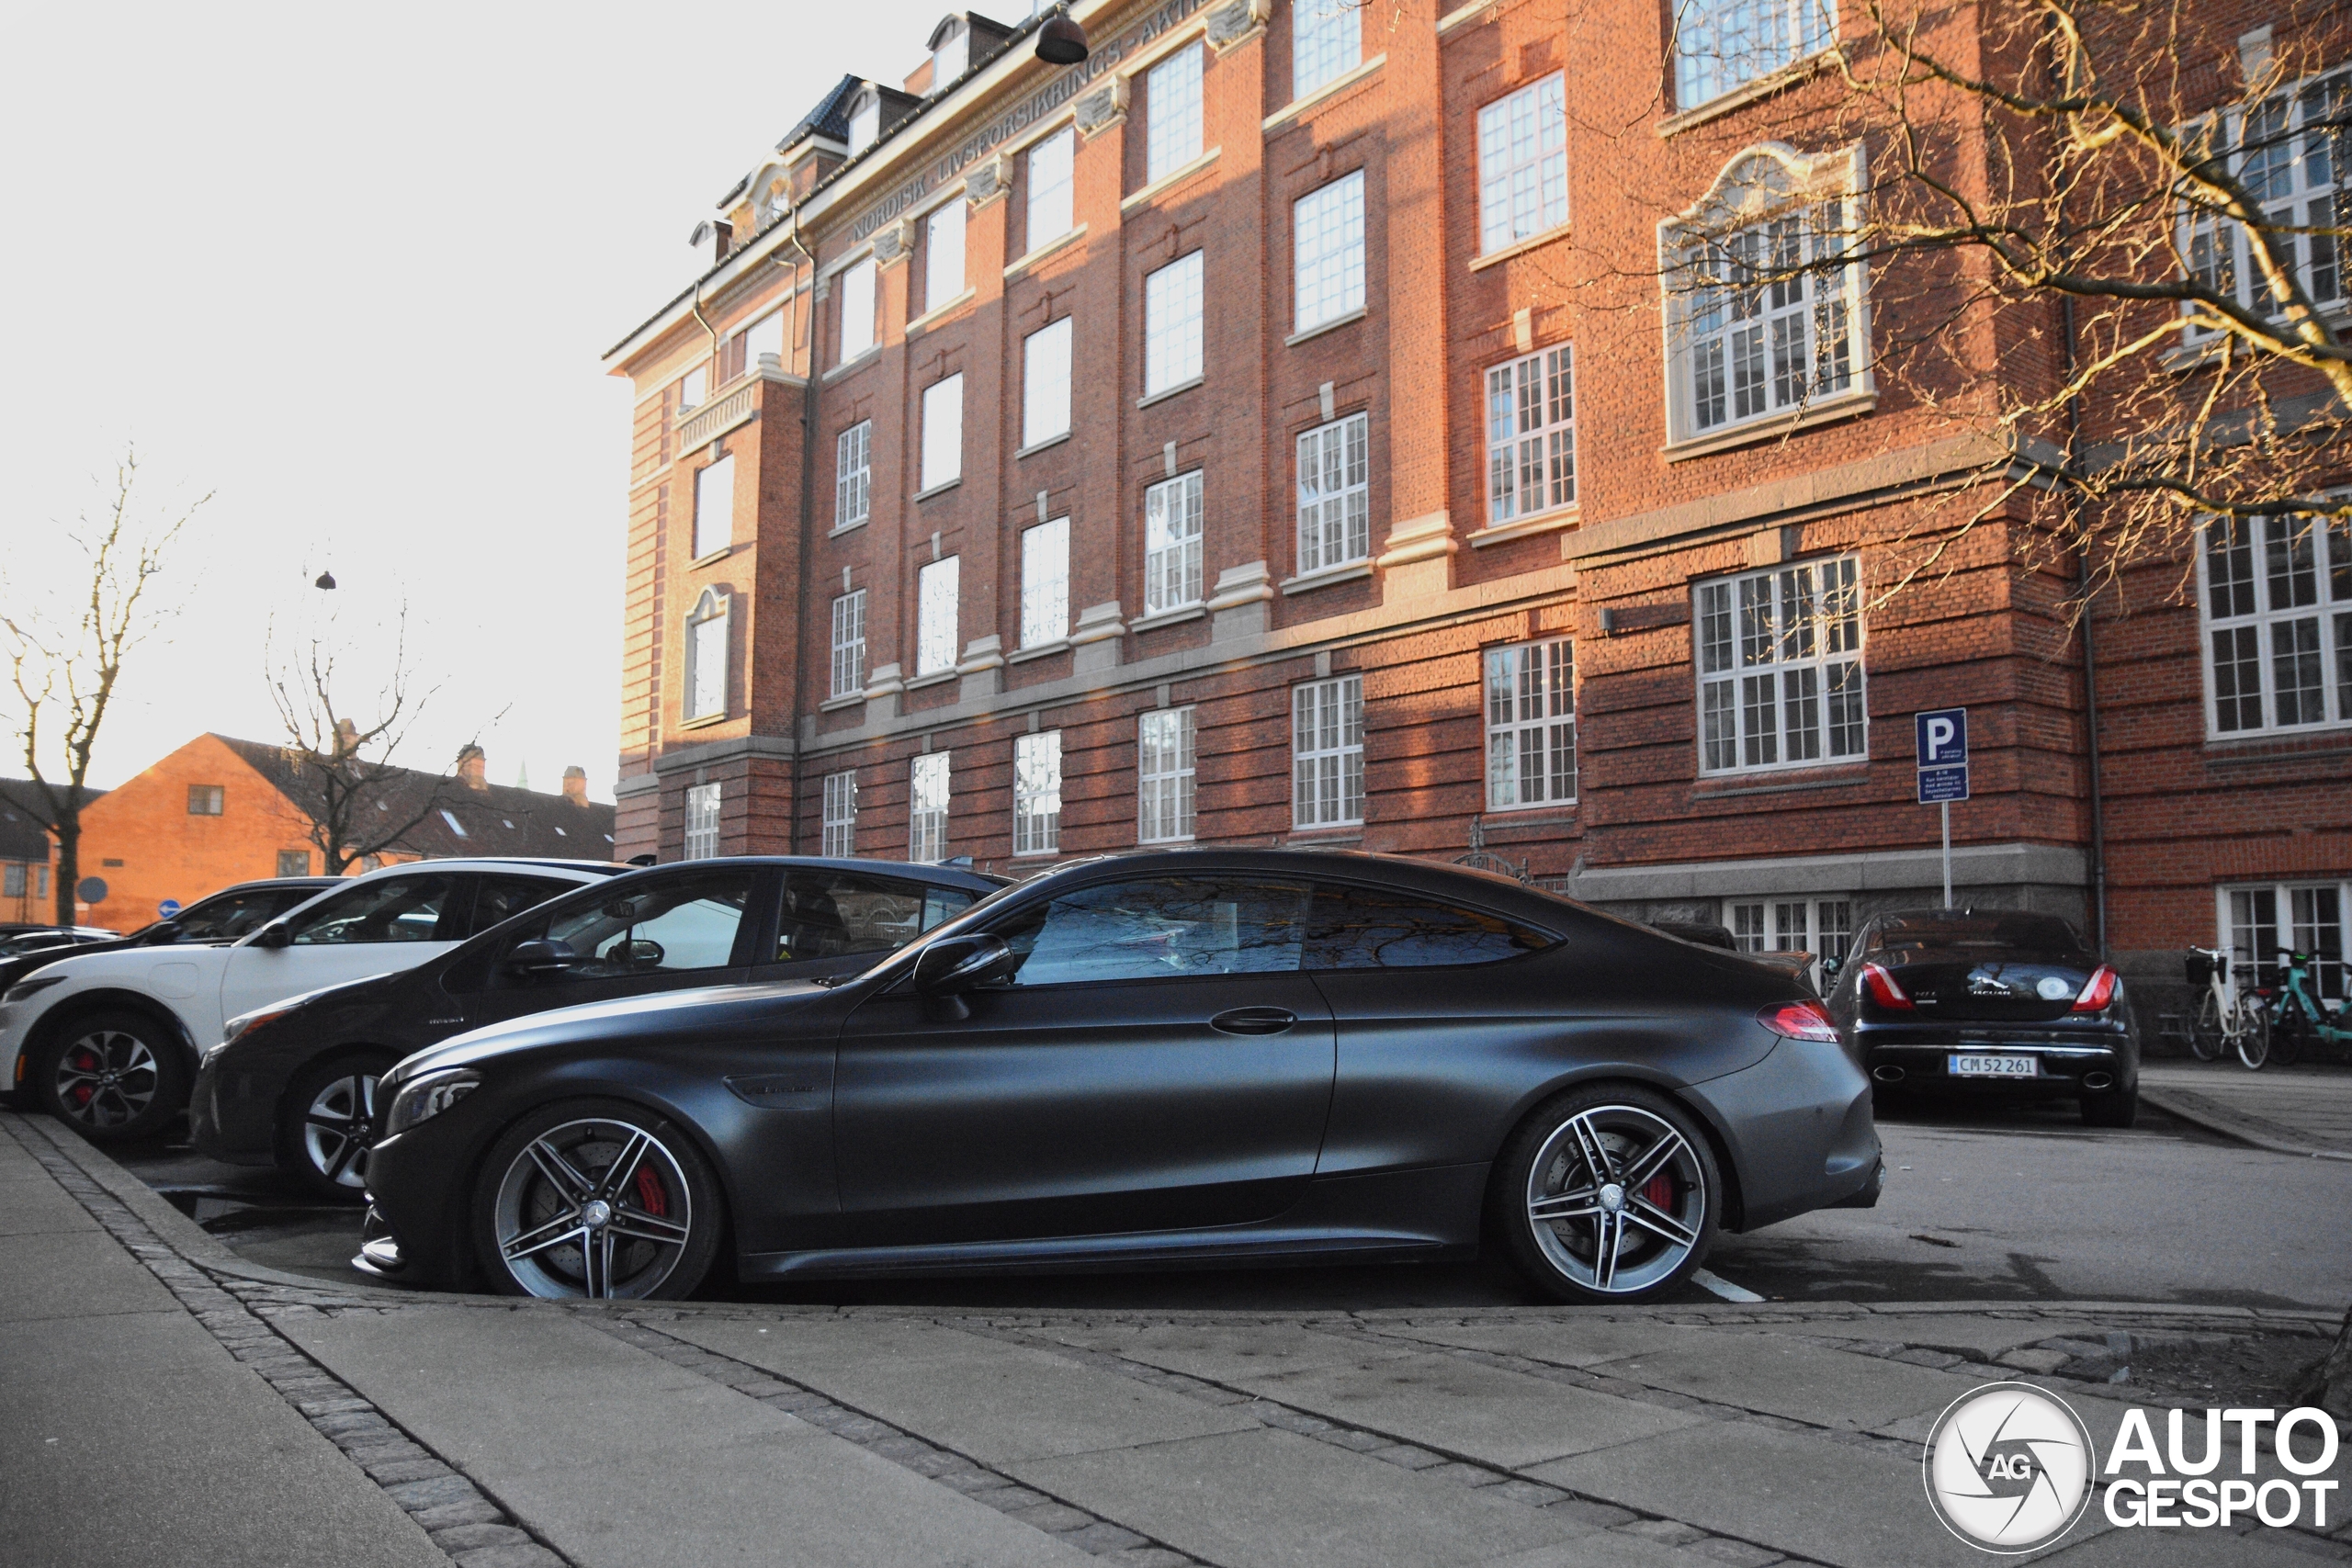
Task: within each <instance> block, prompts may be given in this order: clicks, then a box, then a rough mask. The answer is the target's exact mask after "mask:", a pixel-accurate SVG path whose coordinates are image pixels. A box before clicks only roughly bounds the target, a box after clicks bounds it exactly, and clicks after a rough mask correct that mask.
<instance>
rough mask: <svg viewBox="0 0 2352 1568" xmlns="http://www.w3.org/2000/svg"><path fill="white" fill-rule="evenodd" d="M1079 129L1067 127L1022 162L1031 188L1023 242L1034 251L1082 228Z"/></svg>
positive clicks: (1026, 202)
mask: <svg viewBox="0 0 2352 1568" xmlns="http://www.w3.org/2000/svg"><path fill="white" fill-rule="evenodd" d="M1077 159H1078V129H1077V128H1076V127H1075V126H1068V125H1066V126H1064V127H1062V128H1061V129H1060V130H1057V131H1055V132H1054V133H1053V134H1052V135H1051V136H1048V137H1046V138H1045V139H1044V140H1042V141H1038V142H1037V143H1036V144H1035V146H1033V147H1031V148H1030V149H1029V151H1028V153H1027V154H1026V155H1025V156H1024V157H1023V159H1022V163H1021V175H1022V179H1023V181H1024V182H1025V184H1026V185H1027V187H1028V197H1027V200H1026V201H1025V202H1024V203H1023V212H1024V214H1025V216H1024V218H1023V224H1024V230H1023V239H1024V240H1025V241H1026V242H1027V244H1028V248H1029V249H1030V250H1033V251H1034V250H1036V249H1038V248H1039V247H1040V246H1043V245H1049V244H1051V243H1054V242H1055V241H1056V240H1058V239H1060V238H1061V237H1062V236H1063V235H1064V234H1067V233H1069V231H1071V230H1072V229H1075V228H1076V227H1078V186H1077Z"/></svg>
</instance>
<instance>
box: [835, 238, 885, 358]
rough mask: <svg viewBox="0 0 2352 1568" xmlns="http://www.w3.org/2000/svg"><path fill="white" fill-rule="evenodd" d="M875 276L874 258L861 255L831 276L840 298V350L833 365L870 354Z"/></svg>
mask: <svg viewBox="0 0 2352 1568" xmlns="http://www.w3.org/2000/svg"><path fill="white" fill-rule="evenodd" d="M875 276H876V274H875V263H874V258H873V257H872V256H862V257H860V258H859V259H858V260H856V261H854V262H852V263H851V264H850V265H847V266H845V267H843V268H842V270H841V271H840V272H839V273H838V274H836V275H835V276H834V279H833V283H834V287H835V288H836V290H837V291H838V292H839V293H840V295H841V299H842V351H841V356H840V358H839V359H837V360H836V361H835V363H836V364H841V365H847V364H848V363H849V362H850V361H851V360H853V359H856V358H858V357H860V356H861V355H866V354H869V353H871V352H873V349H874V344H875V319H874V317H875V304H874V296H875V288H874V280H875Z"/></svg>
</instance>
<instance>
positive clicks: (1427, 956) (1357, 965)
mask: <svg viewBox="0 0 2352 1568" xmlns="http://www.w3.org/2000/svg"><path fill="white" fill-rule="evenodd" d="M1309 926H1310V930H1309V931H1308V934H1307V939H1306V964H1305V966H1306V968H1309V969H1422V968H1428V967H1431V966H1433V965H1438V964H1497V963H1500V962H1501V961H1502V960H1504V959H1506V958H1516V957H1518V956H1519V955H1520V954H1521V953H1535V952H1540V951H1541V950H1543V949H1544V948H1547V947H1550V946H1551V945H1553V940H1554V939H1553V938H1551V937H1548V936H1546V935H1544V933H1543V932H1541V931H1532V930H1530V929H1528V928H1527V927H1525V926H1521V925H1515V924H1513V923H1512V922H1510V921H1509V920H1505V919H1499V918H1498V917H1497V916H1494V915H1486V914H1480V913H1478V912H1477V911H1476V910H1472V909H1462V908H1455V907H1453V905H1451V904H1441V903H1438V902H1436V901H1435V900H1433V899H1430V898H1425V897H1420V896H1419V895H1418V894H1410V893H1392V892H1386V891H1384V890H1381V889H1377V888H1371V887H1347V886H1338V885H1335V884H1331V883H1318V884H1317V885H1316V888H1315V913H1314V917H1313V919H1311V920H1310V922H1309Z"/></svg>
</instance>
